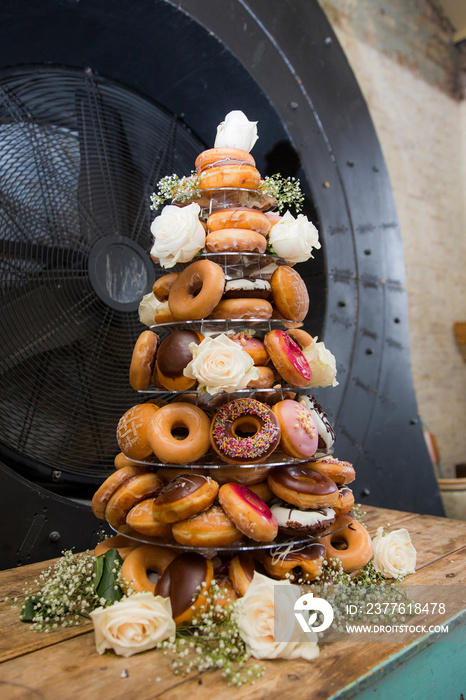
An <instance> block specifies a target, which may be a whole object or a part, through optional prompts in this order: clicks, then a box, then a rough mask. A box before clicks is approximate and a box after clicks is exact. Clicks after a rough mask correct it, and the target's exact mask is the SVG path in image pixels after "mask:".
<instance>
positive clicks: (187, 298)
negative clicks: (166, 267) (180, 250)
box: [168, 260, 225, 321]
mask: <svg viewBox="0 0 466 700" xmlns="http://www.w3.org/2000/svg"><path fill="white" fill-rule="evenodd" d="M224 289H225V275H224V273H223V270H222V268H221V267H220V265H217V263H214V262H213V261H212V260H197V261H196V262H195V263H191V265H188V267H186V268H185V269H184V270H183V272H180V275H179V277H178V278H177V279H176V280H175V282H174V283H173V285H172V287H171V289H170V293H169V295H168V305H169V307H170V311H171V313H172V314H173V317H174V318H175V320H177V321H187V320H201V319H203V318H206V317H207V316H208V315H209V314H210V313H211V312H212V311H213V310H214V309H215V307H216V306H217V304H218V303H219V301H220V299H221V298H222V295H223V290H224Z"/></svg>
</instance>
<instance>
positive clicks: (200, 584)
mask: <svg viewBox="0 0 466 700" xmlns="http://www.w3.org/2000/svg"><path fill="white" fill-rule="evenodd" d="M213 577H214V570H213V566H212V562H211V561H209V559H206V557H203V556H202V554H198V553H197V552H185V553H183V554H178V556H176V557H175V558H174V559H173V560H172V561H171V562H170V563H169V565H168V566H167V567H166V568H165V570H164V572H163V574H162V575H161V577H160V578H159V580H158V581H157V585H156V586H155V591H154V593H155V595H161V596H162V597H163V598H170V602H171V606H172V616H173V619H174V620H175V624H176V625H183V624H185V625H186V624H189V623H190V622H192V620H193V618H195V617H196V615H197V614H199V613H202V612H205V611H206V610H207V609H208V608H209V600H208V594H209V588H210V585H211V583H212V579H213Z"/></svg>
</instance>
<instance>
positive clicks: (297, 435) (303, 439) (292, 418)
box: [272, 399, 319, 459]
mask: <svg viewBox="0 0 466 700" xmlns="http://www.w3.org/2000/svg"><path fill="white" fill-rule="evenodd" d="M272 411H273V412H274V413H275V415H276V416H277V420H278V422H279V424H280V430H281V437H280V447H281V449H282V450H283V452H285V453H286V454H287V455H290V457H295V458H296V459H308V458H309V457H312V455H314V454H315V453H316V451H317V446H318V444H319V433H318V432H317V428H316V426H315V423H314V421H313V420H312V414H311V413H310V411H308V410H307V408H306V406H305V405H304V404H302V403H300V402H299V401H293V400H292V399H285V400H284V401H278V402H277V403H276V404H274V405H273V406H272Z"/></svg>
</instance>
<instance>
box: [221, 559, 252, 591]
mask: <svg viewBox="0 0 466 700" xmlns="http://www.w3.org/2000/svg"><path fill="white" fill-rule="evenodd" d="M256 570H257V567H256V562H255V561H254V559H253V557H252V556H251V555H250V554H247V553H246V552H241V553H240V554H238V555H237V556H236V557H235V558H234V559H232V560H231V562H230V566H229V567H228V577H229V579H230V581H231V583H232V584H233V588H234V589H235V591H236V593H237V594H238V595H239V596H241V597H243V596H244V594H245V593H246V591H247V590H248V588H249V585H250V583H251V581H252V579H253V577H254V572H255V571H256Z"/></svg>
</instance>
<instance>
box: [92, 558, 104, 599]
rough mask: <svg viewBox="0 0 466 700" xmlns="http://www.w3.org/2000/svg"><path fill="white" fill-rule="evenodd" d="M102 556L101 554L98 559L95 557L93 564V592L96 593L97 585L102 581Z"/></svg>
mask: <svg viewBox="0 0 466 700" xmlns="http://www.w3.org/2000/svg"><path fill="white" fill-rule="evenodd" d="M104 556H105V555H104V554H101V555H100V557H96V559H95V562H94V582H93V586H94V590H95V591H96V592H97V589H98V587H99V583H100V581H101V579H102V574H103V571H104Z"/></svg>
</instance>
